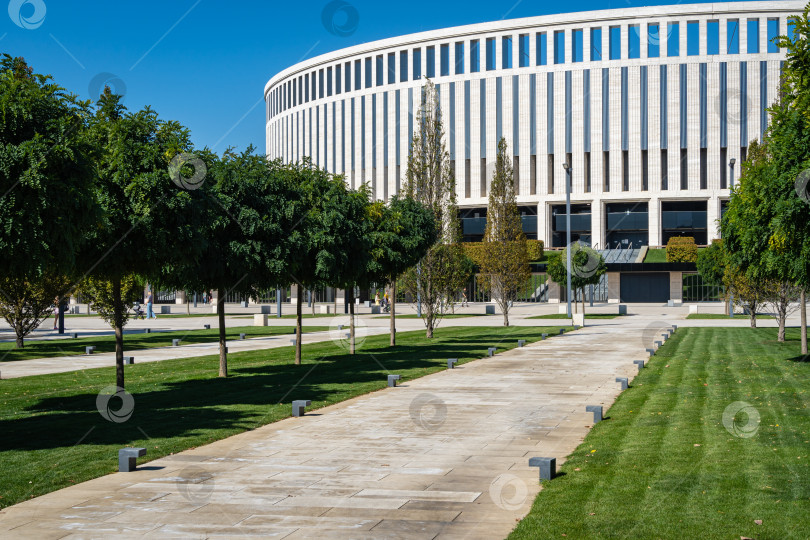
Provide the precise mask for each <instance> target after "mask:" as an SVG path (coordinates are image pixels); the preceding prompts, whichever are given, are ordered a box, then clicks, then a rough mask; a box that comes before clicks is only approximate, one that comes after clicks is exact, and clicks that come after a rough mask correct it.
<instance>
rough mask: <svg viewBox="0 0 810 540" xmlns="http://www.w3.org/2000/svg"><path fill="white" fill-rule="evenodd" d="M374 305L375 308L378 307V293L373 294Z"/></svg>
mask: <svg viewBox="0 0 810 540" xmlns="http://www.w3.org/2000/svg"><path fill="white" fill-rule="evenodd" d="M374 305H375V306H379V305H380V291H377V292H375V293H374Z"/></svg>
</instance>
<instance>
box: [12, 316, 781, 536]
mask: <svg viewBox="0 0 810 540" xmlns="http://www.w3.org/2000/svg"><path fill="white" fill-rule="evenodd" d="M544 308H545V309H546V311H548V310H549V309H551V308H550V307H549V306H544ZM553 309H554V310H556V309H557V307H556V306H554V307H553ZM606 309H607V308H606ZM681 311H683V310H682V309H679V310H673V309H672V308H666V307H657V306H646V307H635V308H633V309H631V315H630V316H627V317H618V318H615V319H600V320H592V321H588V325H587V326H586V327H585V328H581V329H579V330H576V331H573V332H569V333H567V334H565V335H563V336H554V337H551V338H549V339H546V340H544V341H540V342H536V343H534V344H531V345H527V346H526V347H523V348H517V349H513V350H511V351H508V352H504V353H501V354H498V355H496V356H495V357H493V358H484V359H481V360H477V361H473V362H470V363H467V364H464V365H462V366H459V367H458V368H457V369H454V370H447V371H442V372H439V373H435V374H433V375H429V376H426V377H423V378H420V379H417V380H413V381H408V382H405V383H404V384H402V385H401V386H398V387H396V388H387V389H385V390H382V391H379V392H375V393H372V394H368V395H365V396H360V397H358V398H355V399H351V400H348V401H345V402H343V403H340V404H336V405H333V406H330V407H326V408H323V409H318V410H312V411H308V413H307V414H306V416H304V417H300V418H288V419H286V420H283V421H280V422H277V423H274V424H270V425H267V426H264V427H261V428H259V429H256V430H253V431H249V432H246V433H242V434H239V435H236V436H233V437H230V438H228V439H224V440H221V441H218V442H215V443H213V444H209V445H207V446H203V447H199V448H195V449H192V450H188V451H185V452H181V453H179V454H175V455H172V456H168V457H164V458H161V459H158V460H155V461H151V462H148V463H146V464H145V465H143V466H141V467H140V468H139V469H138V470H137V471H135V472H131V473H116V474H111V475H108V476H104V477H101V478H98V479H95V480H91V481H88V482H85V483H82V484H79V485H76V486H73V487H69V488H66V489H62V490H59V491H56V492H53V493H50V494H47V495H44V496H41V497H38V498H35V499H32V500H30V501H26V502H24V503H21V504H18V505H15V506H11V507H8V508H6V509H4V510H2V511H0V537H3V538H98V537H110V536H115V537H117V538H129V537H177V538H207V537H223V536H225V537H241V536H255V537H263V538H289V539H295V538H316V537H317V538H324V537H326V538H346V539H348V538H352V539H365V538H368V539H371V538H375V539H376V538H392V539H399V538H403V539H434V538H447V539H450V538H467V539H478V538H481V539H492V538H503V537H505V536H506V535H508V534H509V532H510V531H511V530H512V528H513V527H514V526H515V525H516V523H517V521H518V520H520V519H521V518H522V517H523V516H525V515H526V514H527V513H528V511H529V509H530V506H531V503H532V501H533V500H534V497H535V496H536V494H537V492H538V490H539V489H540V487H539V483H538V469H537V468H530V467H529V466H528V463H529V458H531V457H554V458H556V459H557V466H558V467H559V466H560V465H561V464H562V463H563V462H564V461H565V456H567V455H568V454H570V453H571V452H572V451H573V450H574V449H575V448H576V447H577V446H578V445H579V444H580V443H581V442H582V440H583V439H584V437H585V435H586V434H587V432H588V430H589V429H590V427H591V425H592V421H593V418H592V415H591V414H590V413H588V412H586V410H585V407H586V406H588V405H602V406H604V408H605V410H607V408H608V407H609V406H610V404H611V403H612V402H613V401H614V400H615V398H616V396H617V395H618V394H619V392H620V385H619V384H618V383H616V382H615V378H616V377H629V378H630V379H631V380H632V377H633V376H634V375H635V374H636V373H637V368H636V366H635V365H634V364H633V361H634V360H640V359H646V358H647V356H648V355H647V353H646V351H645V348H646V347H649V346H651V344H652V341H653V340H654V339H656V338H657V336H658V335H659V334H660V329H661V328H663V327H664V326H666V325H669V324H678V325H679V326H685V325H693V324H694V325H697V324H699V325H701V326H719V325H722V326H729V325H734V326H742V325H747V324H748V323H747V321H745V320H743V319H737V320H734V321H730V320H702V321H686V320H683V318H684V317H685V314H684V313H681ZM530 314H536V310H528V309H527V308H521V309H519V310H517V313H516V315H515V316H514V317H513V319H512V321H513V324H515V325H517V326H523V325H532V326H537V325H553V324H561V323H563V322H564V321H563V320H559V321H557V320H554V319H545V320H544V319H529V318H527V315H530ZM362 319H363V324H365V325H367V326H368V328H369V330H368V331H369V333H375V334H376V333H384V332H386V331H387V324H388V321H387V319H380V318H376V317H373V316H368V315H365V316H363V317H362ZM169 320H170V319H166V320H165V321H169ZM165 321H162V322H165ZM86 322H88V323H89V320H88V321H86ZM139 322H140V321H139ZM202 322H203V321H202V320H194V321H193V322H191V323H189V321H188V320H185V321H183V320H177V319H176V320H174V322H172V323H166V324H167V325H168V326H172V327H175V328H178V329H179V328H182V327H183V326H184V325H189V324H191V325H192V326H193V327H195V328H199V327H200V326H201V325H202ZM248 322H250V321H248ZM292 322H293V321H290V320H283V319H282V320H278V321H276V324H281V325H289V324H291V323H292ZM500 322H501V318H500V316H496V317H486V318H482V317H468V318H458V319H448V320H446V321H444V323H443V324H446V325H453V326H468V325H482V324H486V325H495V324H499V323H500ZM762 322H763V323H764V324H766V325H772V324H773V321H762ZM93 324H95V323H92V324H89V325H88V328H87V329H86V330H87V331H88V332H90V333H92V332H93V328H91V327H92V325H93ZM241 324H242V322H240V321H239V320H229V326H232V325H233V326H235V325H241ZM308 324H311V325H328V324H329V319H325V320H319V319H313V320H310V321H308ZM397 326H398V328H399V329H400V331H406V330H415V329H419V328H421V327H422V323H421V321H419V320H417V319H407V318H403V319H400V320H399V321H398V323H397ZM167 329H169V328H167ZM288 338H289V336H286V335H284V336H277V337H266V338H255V339H253V340H246V341H243V342H229V347H232V348H231V351H232V352H236V351H239V350H252V349H258V348H269V347H274V346H287V345H289V339H288ZM305 339H307V340H308V341H309V340H311V341H312V342H314V341H317V340H325V339H330V335H329V332H318V333H312V334H310V335H308V336H306V338H305ZM231 343H232V344H231ZM493 345H494V344H493ZM215 352H216V344H205V345H188V346H182V347H166V348H159V349H154V350H146V351H140V352H138V357H139V359H140V361H149V360H151V361H158V360H166V359H169V358H178V357H189V356H199V355H202V354H213V353H215ZM150 355H151V356H150ZM107 357H109V358H107ZM88 358H89V357H80V358H79V359H76V358H75V357H74V358H71V357H65V358H63V359H43V360H26V361H20V362H6V363H4V364H3V365H2V370H3V374H4V375H5V374H6V373H8V371H7V370H10V369H12V366H13V365H18V366H20V367H19V368H17V369H20V370H27V373H28V374H31V373H46V372H53V371H64V369H63V367H62V366H59V365H56V364H53V363H54V362H63V363H66V362H71V365H72V366H73V367H72V369H81V368H82V367H96V364H93V365H89V364H86V363H87V362H90V360H89V359H88ZM111 359H112V355H110V354H108V355H99V356H98V357H94V358H92V362H96V361H99V362H101V365H110V363H111V361H112V360H111ZM49 363H50V364H49ZM26 366H27V367H26ZM289 398H290V400H293V399H307V398H308V396H306V395H303V394H301V395H298V393H297V392H295V391H293V393H292V394H290V396H289ZM147 458H148V456H147Z"/></svg>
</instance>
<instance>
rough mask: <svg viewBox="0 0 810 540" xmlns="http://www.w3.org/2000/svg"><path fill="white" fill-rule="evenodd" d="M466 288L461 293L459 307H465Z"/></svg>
mask: <svg viewBox="0 0 810 540" xmlns="http://www.w3.org/2000/svg"><path fill="white" fill-rule="evenodd" d="M467 305H468V304H467V288H466V287H465V288H464V290H463V291H461V307H467Z"/></svg>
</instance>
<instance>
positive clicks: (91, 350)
mask: <svg viewBox="0 0 810 540" xmlns="http://www.w3.org/2000/svg"><path fill="white" fill-rule="evenodd" d="M94 352H96V347H95V345H90V346H87V347H85V348H84V354H93V353H94Z"/></svg>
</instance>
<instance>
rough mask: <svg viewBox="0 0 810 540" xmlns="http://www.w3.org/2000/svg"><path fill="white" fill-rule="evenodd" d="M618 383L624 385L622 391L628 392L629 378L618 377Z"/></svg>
mask: <svg viewBox="0 0 810 540" xmlns="http://www.w3.org/2000/svg"><path fill="white" fill-rule="evenodd" d="M616 382H617V383H622V390H627V377H616Z"/></svg>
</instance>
